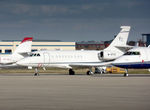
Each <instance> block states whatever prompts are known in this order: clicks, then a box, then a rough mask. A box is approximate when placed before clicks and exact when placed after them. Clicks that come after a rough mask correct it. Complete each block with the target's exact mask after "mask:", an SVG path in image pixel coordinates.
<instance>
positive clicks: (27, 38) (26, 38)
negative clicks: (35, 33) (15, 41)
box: [21, 37, 33, 43]
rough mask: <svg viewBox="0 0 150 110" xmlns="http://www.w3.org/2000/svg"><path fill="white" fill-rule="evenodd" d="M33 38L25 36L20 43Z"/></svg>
mask: <svg viewBox="0 0 150 110" xmlns="http://www.w3.org/2000/svg"><path fill="white" fill-rule="evenodd" d="M32 40H33V37H25V38H24V39H23V40H22V41H21V43H24V42H26V41H32Z"/></svg>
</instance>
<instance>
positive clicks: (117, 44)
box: [17, 26, 130, 75]
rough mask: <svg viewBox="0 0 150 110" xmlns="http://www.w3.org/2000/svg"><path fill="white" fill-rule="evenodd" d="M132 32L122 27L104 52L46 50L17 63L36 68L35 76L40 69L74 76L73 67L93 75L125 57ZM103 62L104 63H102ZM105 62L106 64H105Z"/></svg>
mask: <svg viewBox="0 0 150 110" xmlns="http://www.w3.org/2000/svg"><path fill="white" fill-rule="evenodd" d="M129 31H130V26H121V31H120V33H119V34H118V35H117V36H116V38H115V39H114V40H113V41H112V43H111V44H110V45H109V47H107V48H106V49H104V50H99V51H98V50H93V51H91V50H78V51H77V50H76V51H62V50H55V51H50V50H45V51H36V52H33V53H32V54H31V55H30V56H29V57H26V58H24V59H22V60H20V61H18V62H17V64H18V65H21V66H27V67H35V68H36V69H35V75H37V72H38V71H37V68H39V67H43V68H45V67H58V68H68V69H69V74H70V75H73V74H75V72H74V71H73V69H72V68H73V67H89V68H90V70H89V71H88V72H87V74H88V75H89V74H92V73H93V72H92V67H98V66H102V65H106V64H108V63H109V62H108V61H112V60H114V59H116V58H118V57H119V56H121V55H123V54H124V53H125V51H126V49H127V48H128V47H130V46H127V45H126V43H127V39H128V35H129ZM102 62H103V63H102ZM104 62H105V63H104Z"/></svg>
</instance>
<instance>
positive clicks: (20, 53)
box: [12, 37, 33, 61]
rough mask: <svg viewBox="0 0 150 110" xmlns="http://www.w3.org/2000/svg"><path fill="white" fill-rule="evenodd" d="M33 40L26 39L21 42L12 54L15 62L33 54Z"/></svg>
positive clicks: (30, 38)
mask: <svg viewBox="0 0 150 110" xmlns="http://www.w3.org/2000/svg"><path fill="white" fill-rule="evenodd" d="M32 40H33V38H32V37H26V38H24V39H23V40H22V41H21V43H20V44H19V45H18V47H17V48H16V50H15V51H14V53H13V54H12V57H13V60H14V61H18V60H20V59H22V58H24V57H25V56H27V55H28V53H29V52H31V46H32Z"/></svg>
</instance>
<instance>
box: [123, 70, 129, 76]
mask: <svg viewBox="0 0 150 110" xmlns="http://www.w3.org/2000/svg"><path fill="white" fill-rule="evenodd" d="M123 76H124V77H127V76H128V69H125V73H124V75H123Z"/></svg>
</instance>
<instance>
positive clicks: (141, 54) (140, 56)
mask: <svg viewBox="0 0 150 110" xmlns="http://www.w3.org/2000/svg"><path fill="white" fill-rule="evenodd" d="M112 64H113V65H114V66H117V67H121V68H125V69H126V73H125V74H124V76H128V69H129V68H132V69H149V68H150V48H149V47H135V48H133V49H130V50H129V51H127V52H126V53H125V54H124V55H123V56H121V57H119V58H117V59H116V60H115V61H114V62H113V63H112Z"/></svg>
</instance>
